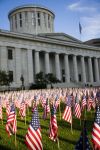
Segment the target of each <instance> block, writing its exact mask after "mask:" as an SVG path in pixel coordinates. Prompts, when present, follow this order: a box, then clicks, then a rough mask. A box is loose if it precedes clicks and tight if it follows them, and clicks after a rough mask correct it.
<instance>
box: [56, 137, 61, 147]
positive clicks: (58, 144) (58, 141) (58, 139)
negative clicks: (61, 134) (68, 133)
mask: <svg viewBox="0 0 100 150" xmlns="http://www.w3.org/2000/svg"><path fill="white" fill-rule="evenodd" d="M57 144H58V149H60V146H59V139H58V137H57Z"/></svg>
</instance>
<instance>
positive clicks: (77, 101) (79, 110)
mask: <svg viewBox="0 0 100 150" xmlns="http://www.w3.org/2000/svg"><path fill="white" fill-rule="evenodd" d="M74 112H75V116H76V117H77V118H78V119H80V117H81V108H80V104H79V99H78V96H77V95H76V97H75V108H74Z"/></svg>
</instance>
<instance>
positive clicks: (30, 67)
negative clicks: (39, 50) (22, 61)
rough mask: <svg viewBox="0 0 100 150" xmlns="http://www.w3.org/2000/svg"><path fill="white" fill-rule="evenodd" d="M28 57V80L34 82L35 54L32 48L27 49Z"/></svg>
mask: <svg viewBox="0 0 100 150" xmlns="http://www.w3.org/2000/svg"><path fill="white" fill-rule="evenodd" d="M27 59H28V61H27V62H28V81H29V83H33V82H34V77H33V56H32V50H31V49H28V50H27Z"/></svg>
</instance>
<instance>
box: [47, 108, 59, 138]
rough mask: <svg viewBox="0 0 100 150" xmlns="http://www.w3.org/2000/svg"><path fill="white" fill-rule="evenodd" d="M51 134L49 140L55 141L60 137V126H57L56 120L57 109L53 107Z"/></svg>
mask: <svg viewBox="0 0 100 150" xmlns="http://www.w3.org/2000/svg"><path fill="white" fill-rule="evenodd" d="M49 130H50V133H49V138H50V139H51V140H53V141H56V140H57V136H58V126H57V120H56V108H55V107H54V106H52V109H51V118H50V129H49Z"/></svg>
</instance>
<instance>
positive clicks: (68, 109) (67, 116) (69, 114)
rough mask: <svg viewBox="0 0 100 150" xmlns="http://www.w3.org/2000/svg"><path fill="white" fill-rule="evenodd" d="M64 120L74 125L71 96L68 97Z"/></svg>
mask: <svg viewBox="0 0 100 150" xmlns="http://www.w3.org/2000/svg"><path fill="white" fill-rule="evenodd" d="M62 118H63V119H64V120H65V121H67V122H69V123H71V124H72V111H71V96H70V95H69V96H68V100H67V105H66V108H65V110H64V113H63V116H62Z"/></svg>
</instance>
